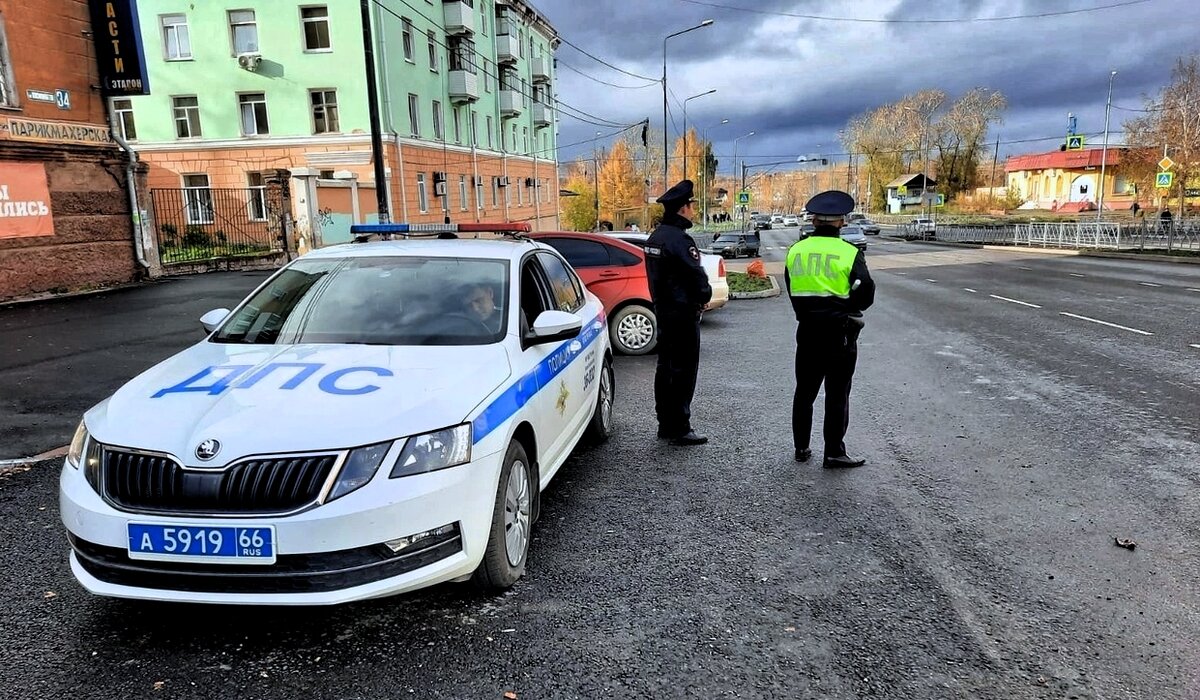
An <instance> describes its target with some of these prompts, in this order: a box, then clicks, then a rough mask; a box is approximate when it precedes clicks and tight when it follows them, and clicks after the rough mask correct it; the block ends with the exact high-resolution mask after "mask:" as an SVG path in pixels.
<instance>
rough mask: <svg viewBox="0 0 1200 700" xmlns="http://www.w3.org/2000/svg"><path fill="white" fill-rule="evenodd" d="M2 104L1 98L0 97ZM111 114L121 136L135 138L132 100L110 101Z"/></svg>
mask: <svg viewBox="0 0 1200 700" xmlns="http://www.w3.org/2000/svg"><path fill="white" fill-rule="evenodd" d="M0 104H3V99H0ZM112 111H113V115H114V116H116V118H117V128H119V129H120V130H121V138H123V139H125V140H126V141H135V140H137V125H136V124H134V121H133V100H131V99H129V98H127V97H126V98H118V99H114V100H113V101H112Z"/></svg>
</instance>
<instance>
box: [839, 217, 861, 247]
mask: <svg viewBox="0 0 1200 700" xmlns="http://www.w3.org/2000/svg"><path fill="white" fill-rule="evenodd" d="M841 237H842V240H843V241H845V242H847V243H849V244H850V245H852V246H854V247H855V248H858V249H859V250H863V251H865V250H866V249H867V235H866V232H864V231H863V229H862V227H861V226H859V225H858V224H847V225H845V226H843V227H842V230H841Z"/></svg>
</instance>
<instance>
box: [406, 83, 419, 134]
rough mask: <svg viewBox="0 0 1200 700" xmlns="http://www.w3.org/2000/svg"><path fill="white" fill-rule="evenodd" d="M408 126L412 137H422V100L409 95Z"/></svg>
mask: <svg viewBox="0 0 1200 700" xmlns="http://www.w3.org/2000/svg"><path fill="white" fill-rule="evenodd" d="M408 126H409V133H410V134H411V135H412V137H413V138H414V139H415V138H420V137H421V98H419V97H417V96H416V95H414V94H412V93H411V92H410V93H408Z"/></svg>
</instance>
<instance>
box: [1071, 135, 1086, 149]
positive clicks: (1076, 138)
mask: <svg viewBox="0 0 1200 700" xmlns="http://www.w3.org/2000/svg"><path fill="white" fill-rule="evenodd" d="M1083 146H1084V138H1083V136H1081V135H1079V134H1068V135H1067V150H1068V151H1082V150H1083Z"/></svg>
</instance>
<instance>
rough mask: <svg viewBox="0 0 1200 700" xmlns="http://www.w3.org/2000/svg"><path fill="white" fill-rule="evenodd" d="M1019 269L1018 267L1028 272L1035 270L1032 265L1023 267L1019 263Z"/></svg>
mask: <svg viewBox="0 0 1200 700" xmlns="http://www.w3.org/2000/svg"><path fill="white" fill-rule="evenodd" d="M1017 269H1018V270H1024V271H1026V272H1033V268H1032V267H1021V266H1020V265H1018V266H1017Z"/></svg>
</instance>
